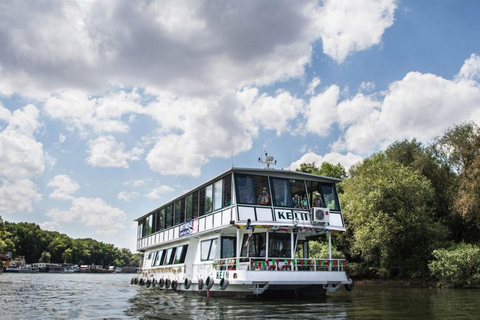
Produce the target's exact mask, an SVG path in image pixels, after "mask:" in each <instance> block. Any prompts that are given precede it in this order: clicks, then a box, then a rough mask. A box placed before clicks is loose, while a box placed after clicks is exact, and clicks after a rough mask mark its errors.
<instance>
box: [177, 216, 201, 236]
mask: <svg viewBox="0 0 480 320" xmlns="http://www.w3.org/2000/svg"><path fill="white" fill-rule="evenodd" d="M197 231H198V218H195V219H191V220H188V221H187V222H185V223H183V224H181V225H180V231H179V236H180V237H185V236H188V235H189V234H192V233H195V232H197Z"/></svg>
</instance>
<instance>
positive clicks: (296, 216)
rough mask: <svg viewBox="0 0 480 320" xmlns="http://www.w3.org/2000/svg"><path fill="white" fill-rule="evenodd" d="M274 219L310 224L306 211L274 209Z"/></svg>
mask: <svg viewBox="0 0 480 320" xmlns="http://www.w3.org/2000/svg"><path fill="white" fill-rule="evenodd" d="M275 219H276V220H277V221H295V220H297V221H302V222H310V214H309V212H308V211H297V210H293V211H292V210H282V209H275Z"/></svg>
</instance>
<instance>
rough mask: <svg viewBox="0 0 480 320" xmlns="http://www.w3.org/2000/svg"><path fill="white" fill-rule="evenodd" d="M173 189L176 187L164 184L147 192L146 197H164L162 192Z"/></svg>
mask: <svg viewBox="0 0 480 320" xmlns="http://www.w3.org/2000/svg"><path fill="white" fill-rule="evenodd" d="M173 191H175V189H174V188H172V187H170V186H165V185H163V186H159V187H157V188H155V189H153V190H152V191H151V192H150V193H148V194H146V197H148V198H151V199H160V198H161V197H162V194H164V193H168V192H173Z"/></svg>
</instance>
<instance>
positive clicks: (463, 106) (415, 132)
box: [309, 56, 480, 155]
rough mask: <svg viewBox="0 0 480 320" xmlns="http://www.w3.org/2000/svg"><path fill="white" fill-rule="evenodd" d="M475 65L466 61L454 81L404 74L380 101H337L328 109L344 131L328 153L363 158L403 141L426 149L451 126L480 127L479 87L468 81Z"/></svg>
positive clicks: (360, 98)
mask: <svg viewBox="0 0 480 320" xmlns="http://www.w3.org/2000/svg"><path fill="white" fill-rule="evenodd" d="M477 63H478V58H477V57H476V56H472V57H471V58H469V59H467V60H466V61H465V64H464V66H463V67H462V69H461V72H460V76H457V77H455V79H453V80H447V79H444V78H442V77H439V76H437V75H434V74H428V73H427V74H422V73H419V72H409V73H408V74H407V75H406V76H405V77H404V78H403V79H402V80H399V81H395V82H393V83H392V84H391V85H390V86H389V88H388V90H386V91H385V92H383V93H382V94H383V99H381V97H380V95H378V94H375V93H374V94H371V95H367V96H366V95H363V94H361V93H359V94H357V95H356V96H355V97H354V98H352V99H351V100H348V99H347V100H344V101H341V102H340V103H338V106H337V107H336V108H335V107H331V108H330V110H331V111H332V112H334V113H335V110H336V117H337V121H338V124H339V125H340V127H341V128H342V129H344V130H345V131H344V134H343V136H342V138H341V139H339V140H338V141H336V142H335V143H334V144H333V145H332V150H334V151H340V152H344V151H351V152H355V153H360V154H362V155H367V154H369V153H371V152H375V151H377V150H381V149H384V148H385V147H387V146H388V145H390V144H392V143H393V142H395V141H398V140H403V139H413V138H416V139H417V140H419V141H421V142H424V143H429V142H430V140H431V139H432V138H434V137H436V136H440V135H442V134H443V132H444V131H445V129H446V128H448V127H450V126H452V125H453V124H459V123H462V122H465V121H475V122H477V123H478V122H480V111H479V110H480V84H479V83H478V82H476V81H475V80H473V78H475V77H473V76H472V75H473V74H475V72H476V71H475V70H477V69H476V68H477ZM332 118H333V116H332ZM317 123H318V124H320V123H321V122H320V121H318V122H317ZM309 129H310V132H313V133H317V134H322V132H319V131H318V130H313V129H312V128H311V127H309Z"/></svg>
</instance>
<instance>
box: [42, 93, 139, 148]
mask: <svg viewBox="0 0 480 320" xmlns="http://www.w3.org/2000/svg"><path fill="white" fill-rule="evenodd" d="M139 98H140V96H139V94H138V93H137V91H136V89H133V90H132V91H131V92H125V91H123V90H117V91H115V92H109V93H106V94H105V95H104V96H103V97H89V96H87V95H86V94H85V93H84V92H82V91H79V90H62V91H60V92H58V93H56V94H54V95H52V96H51V97H49V98H48V99H47V101H46V102H45V107H44V110H45V112H46V113H47V115H48V116H49V117H51V118H52V119H56V120H61V121H64V122H65V123H66V124H67V125H68V127H70V126H73V127H74V128H76V129H77V130H79V131H80V134H81V135H85V134H87V132H88V130H89V129H91V130H93V131H94V132H96V133H103V132H128V131H129V125H128V124H127V123H125V121H123V120H122V116H123V115H125V114H132V113H133V114H134V113H141V111H142V108H141V106H140V105H139V104H138V103H137V100H138V99H139ZM61 139H62V136H60V141H61ZM61 142H62V141H61Z"/></svg>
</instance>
